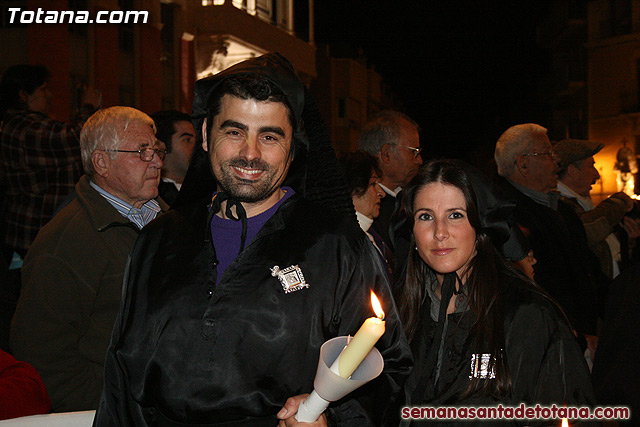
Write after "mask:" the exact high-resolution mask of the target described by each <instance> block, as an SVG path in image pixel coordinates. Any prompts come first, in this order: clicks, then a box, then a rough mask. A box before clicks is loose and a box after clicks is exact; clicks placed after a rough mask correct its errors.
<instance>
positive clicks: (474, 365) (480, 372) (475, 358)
mask: <svg viewBox="0 0 640 427" xmlns="http://www.w3.org/2000/svg"><path fill="white" fill-rule="evenodd" d="M491 357H492V356H491V355H490V354H487V353H483V354H477V353H476V354H472V355H471V375H469V379H471V378H482V379H487V378H488V379H493V378H495V377H496V373H495V372H494V371H493V369H492V370H491V372H489V361H490V360H491Z"/></svg>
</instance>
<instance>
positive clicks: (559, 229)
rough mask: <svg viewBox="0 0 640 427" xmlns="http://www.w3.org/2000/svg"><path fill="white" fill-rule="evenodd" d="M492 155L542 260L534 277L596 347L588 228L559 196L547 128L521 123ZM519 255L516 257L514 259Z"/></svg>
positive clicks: (504, 137)
mask: <svg viewBox="0 0 640 427" xmlns="http://www.w3.org/2000/svg"><path fill="white" fill-rule="evenodd" d="M494 158H495V161H496V164H497V166H498V175H500V176H502V177H503V179H502V182H501V186H502V189H503V191H504V194H505V195H507V196H509V197H510V198H512V199H513V200H515V201H516V203H517V207H516V218H515V220H516V221H518V223H519V224H521V225H522V226H524V227H526V228H528V229H529V230H530V231H531V236H530V238H529V240H530V242H531V247H532V249H533V253H534V254H535V256H536V259H537V260H538V263H537V264H536V266H535V280H536V282H537V283H538V284H539V285H540V286H542V287H543V288H544V289H545V290H546V291H547V292H548V293H549V294H550V295H551V296H552V297H553V298H554V299H555V300H556V301H557V302H558V303H559V304H560V306H561V307H562V308H563V310H564V311H565V313H566V314H567V317H568V318H569V320H570V321H571V324H572V325H573V327H574V328H575V329H576V331H577V332H578V333H579V335H580V337H581V338H585V339H586V340H581V342H582V344H583V345H586V344H587V343H588V344H589V345H590V347H592V348H593V349H594V348H595V342H596V339H595V337H594V336H593V335H595V326H596V317H597V308H596V285H595V282H594V274H593V273H594V270H593V268H592V267H593V266H592V265H590V263H589V261H588V260H589V259H590V258H591V257H592V255H591V254H590V252H589V250H588V246H587V240H586V235H585V232H584V228H583V227H582V224H581V223H580V219H579V218H578V216H577V215H576V214H575V212H574V211H573V209H572V208H571V207H570V206H568V205H567V204H566V203H565V202H563V201H561V200H559V193H558V192H557V191H556V187H557V185H558V174H557V168H556V159H555V157H554V154H553V153H552V149H551V142H550V141H549V137H548V136H547V129H545V128H544V127H542V126H540V125H537V124H533V123H527V124H520V125H516V126H512V127H510V128H509V129H507V130H506V131H505V132H504V133H503V134H502V135H501V136H500V138H499V139H498V142H497V143H496V148H495V154H494ZM514 261H518V260H514Z"/></svg>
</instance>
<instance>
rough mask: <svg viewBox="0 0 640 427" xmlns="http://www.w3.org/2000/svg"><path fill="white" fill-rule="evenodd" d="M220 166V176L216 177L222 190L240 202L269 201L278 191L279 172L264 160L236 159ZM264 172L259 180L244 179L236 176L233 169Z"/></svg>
mask: <svg viewBox="0 0 640 427" xmlns="http://www.w3.org/2000/svg"><path fill="white" fill-rule="evenodd" d="M219 166H220V176H216V178H217V180H218V185H219V186H220V190H221V191H224V192H225V193H227V194H228V195H229V196H231V197H233V198H234V199H236V200H238V201H239V202H247V203H255V202H259V201H261V200H265V199H268V198H269V196H271V195H272V194H273V193H274V192H275V191H276V190H277V189H278V185H277V183H278V181H279V178H280V177H276V173H278V171H277V170H276V169H274V168H273V167H272V166H271V165H270V164H269V163H267V162H265V161H264V160H262V159H255V160H251V161H249V160H244V159H242V158H238V157H236V158H234V159H231V160H227V161H226V162H223V163H222V164H220V165H219ZM234 166H235V167H240V168H246V169H259V170H262V172H261V173H262V176H261V177H260V178H259V179H258V180H248V179H242V178H240V177H238V175H236V173H235V172H234V170H233V167H234Z"/></svg>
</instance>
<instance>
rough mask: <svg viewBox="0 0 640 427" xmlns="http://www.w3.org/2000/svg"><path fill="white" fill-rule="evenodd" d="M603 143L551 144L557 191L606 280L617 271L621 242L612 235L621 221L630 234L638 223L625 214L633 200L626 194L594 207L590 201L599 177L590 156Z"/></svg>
mask: <svg viewBox="0 0 640 427" xmlns="http://www.w3.org/2000/svg"><path fill="white" fill-rule="evenodd" d="M602 147H604V144H601V143H598V142H593V141H585V140H578V139H563V140H562V141H559V142H557V143H556V144H555V145H554V147H553V152H554V154H555V155H556V159H557V162H558V191H560V193H561V194H562V196H563V197H564V200H565V201H566V202H568V203H569V204H570V205H571V206H572V207H573V208H574V210H575V212H576V213H577V214H578V216H579V217H580V220H581V221H582V223H583V225H584V228H585V232H586V234H587V241H588V244H589V248H590V249H591V251H592V252H593V253H594V254H595V255H596V256H597V258H598V260H599V261H600V268H601V269H602V271H603V273H604V274H605V275H606V276H607V277H609V279H613V278H615V277H616V276H617V275H618V274H620V261H621V253H620V241H619V240H618V238H617V237H616V235H615V234H613V231H614V227H615V226H616V225H617V224H619V223H620V224H621V225H622V226H623V227H624V229H625V231H627V233H628V235H629V237H631V238H635V237H638V236H639V235H640V226H639V225H638V223H637V222H636V221H635V220H633V219H632V218H631V217H629V216H625V214H626V213H627V212H629V211H630V210H631V209H632V208H633V206H634V202H633V200H632V199H631V198H630V197H629V196H627V195H626V194H625V193H622V192H620V193H615V194H613V195H612V196H610V197H609V198H607V199H606V200H604V201H602V202H601V203H600V204H599V205H598V206H595V205H594V203H593V202H592V201H591V196H590V191H591V186H592V185H593V184H595V183H596V181H597V180H598V179H599V178H600V174H599V173H598V170H597V169H596V168H595V166H594V165H595V160H594V158H593V156H594V155H596V154H597V153H598V152H599V151H600V150H602Z"/></svg>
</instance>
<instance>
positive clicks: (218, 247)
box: [94, 54, 411, 427]
mask: <svg viewBox="0 0 640 427" xmlns="http://www.w3.org/2000/svg"><path fill="white" fill-rule="evenodd" d="M193 114H194V119H195V120H196V126H195V128H196V132H198V133H199V135H198V139H199V142H200V143H201V144H199V146H198V148H197V151H196V153H194V156H193V158H192V160H191V165H190V168H189V171H188V172H187V176H186V178H185V181H184V184H183V187H182V189H181V191H180V194H179V196H178V199H177V200H176V202H175V204H174V205H173V209H172V210H171V211H170V212H169V214H168V216H167V217H166V220H161V221H156V222H154V223H153V226H152V227H150V228H149V230H148V231H147V230H146V229H145V230H143V234H142V235H141V236H140V238H139V239H138V241H137V243H136V245H135V247H134V249H133V251H132V254H131V262H130V268H129V269H128V272H127V279H126V281H125V291H124V300H123V304H122V306H121V311H120V314H119V317H118V321H117V322H116V326H115V328H114V332H113V338H112V342H111V347H110V348H109V351H108V353H107V361H106V368H105V373H106V375H105V380H106V383H105V389H104V392H103V395H102V401H101V403H100V407H99V408H98V412H97V415H96V420H95V424H94V425H95V426H97V427H103V426H125V425H126V426H134V425H135V426H147V425H161V426H185V425H201V426H205V425H206V426H213V425H215V426H240V425H242V426H269V427H273V426H275V425H277V424H280V425H281V426H284V425H287V426H288V425H292V424H295V423H296V420H295V418H294V415H295V413H296V411H297V408H298V404H299V403H300V402H301V400H302V399H303V397H302V396H301V395H302V394H304V393H309V392H311V391H312V389H313V380H314V377H315V373H316V368H317V363H318V357H319V351H320V346H321V345H322V344H323V343H324V342H325V341H326V340H328V339H330V338H333V337H336V336H343V335H347V334H353V333H355V332H356V331H357V330H358V328H359V327H360V325H361V324H362V323H363V321H364V320H365V319H366V318H368V317H371V316H372V315H373V312H372V309H371V306H370V302H369V298H370V291H371V290H373V291H374V292H375V293H376V294H378V295H379V297H380V298H381V299H382V301H383V305H384V310H385V312H386V313H387V315H386V318H385V321H386V326H387V328H386V332H385V333H384V335H383V336H382V338H381V339H380V341H378V344H377V347H378V349H379V350H380V352H381V353H382V356H383V357H384V360H385V366H384V371H383V372H382V374H381V376H380V377H378V378H377V379H376V380H374V383H371V384H370V387H366V388H362V389H360V390H358V391H356V392H355V393H354V394H351V395H350V396H348V397H347V398H346V399H344V400H342V401H340V402H337V403H336V404H333V405H330V406H329V408H328V409H327V411H325V413H324V414H323V415H322V416H321V417H320V419H319V420H318V421H317V422H316V423H314V424H313V425H322V424H326V423H329V424H332V425H349V426H357V425H371V424H374V425H381V424H383V421H382V419H383V418H384V416H385V414H383V412H384V410H385V409H386V408H391V407H392V403H393V397H394V395H397V394H398V392H399V391H400V390H401V388H400V387H401V383H402V382H403V380H404V378H405V376H406V375H407V374H408V371H409V365H410V359H411V352H410V349H409V347H408V344H407V342H406V339H405V338H404V333H403V331H402V325H401V324H400V321H399V317H398V313H397V311H396V308H395V305H394V303H393V299H392V297H391V293H390V290H389V285H388V281H387V276H386V273H385V271H384V269H383V267H382V263H381V262H380V260H379V257H378V256H377V254H376V253H375V252H374V251H375V249H374V248H373V246H372V245H371V244H370V242H369V240H368V238H367V237H366V236H365V234H364V233H362V231H361V230H360V229H359V227H358V225H357V223H356V219H355V215H354V211H353V204H352V202H351V197H350V195H349V194H348V192H347V191H346V184H345V183H344V179H343V178H342V177H341V176H340V173H339V169H338V168H339V165H338V163H337V159H336V157H335V154H334V153H333V151H332V149H331V143H330V140H329V138H328V132H327V130H326V128H325V125H324V124H323V123H321V116H320V115H319V113H318V110H317V107H316V106H315V103H314V101H313V100H312V98H310V97H309V96H308V91H306V90H305V88H304V86H303V85H302V83H301V82H300V80H299V79H298V77H297V75H296V73H295V71H294V70H293V67H292V66H291V64H290V63H289V62H288V61H287V60H286V59H284V58H283V57H282V56H280V55H278V54H268V55H264V56H261V57H259V58H254V59H251V60H248V61H245V62H242V63H239V64H237V65H235V66H233V67H231V68H229V69H227V70H225V71H223V72H221V73H219V74H217V75H215V76H213V77H210V78H207V79H204V80H200V81H198V82H197V83H196V94H195V100H194V108H193ZM303 125H304V128H303V127H302V126H303ZM367 409H375V410H370V411H367ZM393 415H395V416H396V417H397V416H398V415H397V413H389V414H388V416H393Z"/></svg>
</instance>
